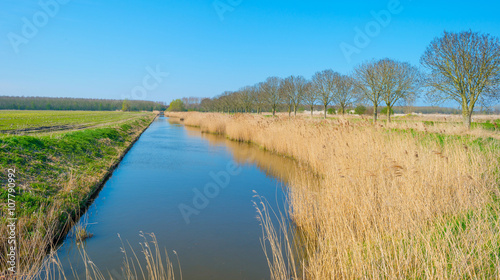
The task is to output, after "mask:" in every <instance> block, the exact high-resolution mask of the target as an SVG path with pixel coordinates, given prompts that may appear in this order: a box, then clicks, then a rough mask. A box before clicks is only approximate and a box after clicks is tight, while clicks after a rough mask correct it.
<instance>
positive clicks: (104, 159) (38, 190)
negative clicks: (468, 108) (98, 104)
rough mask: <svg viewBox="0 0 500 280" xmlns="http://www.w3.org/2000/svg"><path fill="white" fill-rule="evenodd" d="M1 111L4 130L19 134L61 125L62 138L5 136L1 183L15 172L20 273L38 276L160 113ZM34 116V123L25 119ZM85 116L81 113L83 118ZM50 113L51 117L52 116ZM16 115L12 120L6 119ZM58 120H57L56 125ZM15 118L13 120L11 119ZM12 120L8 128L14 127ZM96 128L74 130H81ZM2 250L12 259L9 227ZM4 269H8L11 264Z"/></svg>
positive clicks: (0, 139) (0, 138)
mask: <svg viewBox="0 0 500 280" xmlns="http://www.w3.org/2000/svg"><path fill="white" fill-rule="evenodd" d="M15 114H16V112H12V111H11V112H0V116H2V117H5V118H4V122H2V125H3V126H4V127H9V128H10V130H12V131H18V132H19V131H21V129H24V128H26V125H25V124H24V123H26V124H27V126H28V127H29V128H30V129H32V130H33V131H36V130H37V129H36V128H37V126H36V125H34V124H38V125H39V126H38V127H61V125H63V126H64V125H68V129H69V130H63V131H61V130H57V132H56V133H49V132H47V131H46V130H44V132H43V133H38V134H37V133H33V132H30V133H29V134H28V135H12V134H1V135H0V155H1V157H0V165H1V170H0V178H1V180H2V186H6V185H7V183H8V182H7V178H8V169H15V184H16V187H15V198H14V200H15V203H16V209H15V217H16V218H17V219H18V220H17V225H16V238H17V240H16V241H17V249H18V256H19V260H18V264H19V266H18V268H17V269H18V275H33V274H35V272H36V270H37V269H38V267H39V266H38V265H39V264H40V262H41V260H42V258H43V257H44V256H45V254H46V252H47V249H50V248H51V246H52V245H53V244H54V241H57V240H58V239H59V238H60V237H62V235H64V234H65V233H66V232H67V230H69V228H70V226H71V222H72V221H73V220H74V219H75V218H76V217H78V216H79V214H82V213H83V211H84V210H85V208H86V207H87V206H88V204H89V203H90V201H91V200H92V199H93V195H94V194H95V193H96V192H97V191H98V189H99V187H100V186H101V185H102V183H103V182H104V180H105V179H106V178H107V176H108V175H109V172H110V171H111V170H112V169H113V168H114V166H115V165H116V164H117V163H118V162H119V160H120V159H121V157H122V156H123V154H124V153H125V152H126V150H127V149H128V148H129V147H130V145H131V144H132V143H133V142H134V141H135V140H136V139H137V137H138V136H139V135H140V134H141V133H142V132H143V131H144V129H146V128H147V127H148V126H149V124H150V123H151V121H152V120H153V119H154V117H155V115H154V114H152V113H121V112H106V113H102V112H98V113H88V112H87V113H83V114H82V113H81V112H44V113H42V114H38V113H37V112H19V114H21V115H20V116H19V117H20V119H19V118H15V117H12V116H13V115H15ZM26 114H29V118H30V119H29V121H25V119H26V118H27V116H26ZM80 114H82V116H81V118H80ZM47 115H50V117H48V116H47ZM6 116H11V117H12V118H10V119H9V118H7V117H6ZM52 117H54V121H53V122H51V121H50V120H51V119H52ZM9 120H10V121H9ZM9 122H10V123H9ZM83 126H85V127H91V128H87V129H79V130H74V129H75V127H80V128H81V127H83ZM0 197H1V198H2V202H3V203H2V204H3V205H2V215H1V217H0V219H1V222H2V224H3V225H5V224H7V218H9V216H8V215H7V214H8V212H7V211H5V210H6V208H7V198H8V192H7V189H6V188H4V187H2V189H1V190H0ZM0 234H1V239H2V240H1V242H0V246H1V247H0V251H1V252H2V258H5V256H6V255H7V251H8V247H7V228H6V227H5V226H2V227H1V229H0ZM0 263H1V269H2V272H5V268H6V267H5V266H6V261H5V259H2V261H1V262H0Z"/></svg>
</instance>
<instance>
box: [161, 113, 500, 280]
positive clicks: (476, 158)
mask: <svg viewBox="0 0 500 280" xmlns="http://www.w3.org/2000/svg"><path fill="white" fill-rule="evenodd" d="M169 116H171V117H177V118H182V119H183V121H184V124H186V125H191V126H198V127H200V128H201V130H202V131H204V132H211V133H219V134H224V135H226V136H227V137H228V138H230V139H233V140H238V141H247V142H253V143H255V144H256V145H259V146H261V147H262V148H265V149H267V150H269V151H272V152H275V153H279V154H283V155H288V156H290V157H293V158H294V159H296V160H297V161H299V162H303V163H306V164H308V165H309V166H310V167H311V168H312V169H313V170H314V171H315V172H317V173H318V174H319V175H321V178H322V179H321V183H320V186H319V187H317V184H315V183H314V182H312V181H311V179H310V177H309V176H304V178H302V179H301V178H300V176H296V177H294V178H295V179H294V180H293V182H291V184H290V188H289V209H288V212H289V215H290V217H291V220H292V221H293V224H294V229H293V231H296V232H298V234H297V233H293V234H295V235H297V236H299V237H300V239H301V242H302V245H301V246H300V250H302V252H300V253H297V252H295V253H291V252H290V250H292V248H295V249H296V248H298V247H297V246H295V245H293V244H291V243H290V242H291V241H290V240H288V239H286V238H283V236H286V235H287V234H290V229H287V228H281V229H275V228H274V227H273V226H272V225H271V224H270V223H271V220H272V219H271V217H270V215H269V214H266V213H262V212H260V216H261V219H262V220H263V231H264V235H265V240H267V241H266V242H267V244H268V245H269V247H268V248H270V250H271V251H272V254H271V255H267V254H266V255H267V256H268V261H269V264H270V269H271V272H272V273H271V277H272V279H292V278H293V279H297V278H302V279H337V278H341V279H354V278H356V279H357V278H367V279H374V278H381V279H385V278H391V279H407V278H412V279H414V278H418V279H423V278H425V279H429V278H430V279H435V278H436V279H458V278H460V279H461V278H474V279H477V278H481V279H484V278H499V277H500V259H499V258H500V223H499V217H500V215H499V214H500V204H499V198H500V194H499V190H498V182H499V180H498V175H499V168H498V167H499V158H500V152H499V151H500V147H499V146H498V142H495V141H486V140H481V139H480V138H477V137H475V136H470V135H469V136H468V135H466V133H462V135H461V136H456V135H453V133H450V132H449V131H448V132H446V131H444V132H443V131H441V132H443V133H439V132H440V131H436V133H431V132H430V131H427V127H425V125H424V126H422V127H421V128H420V129H418V126H420V124H417V125H416V126H417V129H415V130H414V131H413V132H411V131H410V130H409V128H412V127H413V126H415V124H414V123H399V124H391V125H390V127H389V128H388V127H387V125H382V124H375V125H374V124H372V123H371V122H369V121H364V120H356V121H354V120H352V119H348V118H339V119H336V120H315V119H308V118H288V117H278V118H266V117H262V116H257V115H223V114H202V113H170V114H169ZM439 129H443V130H446V129H448V127H442V128H441V127H440V128H439ZM449 130H450V131H452V130H453V128H449ZM419 131H421V132H419ZM445 132H446V133H445ZM476 134H477V132H476ZM444 135H447V136H446V137H445V136H444ZM262 205H265V204H262ZM261 209H262V208H261ZM264 211H268V213H269V209H264ZM271 216H272V215H271ZM280 216H281V215H277V217H278V219H280ZM277 227H285V226H284V223H282V222H280V223H278V225H277ZM280 232H284V234H280ZM280 244H284V245H283V246H281V245H280ZM295 249H294V250H295ZM298 255H300V258H297V256H298Z"/></svg>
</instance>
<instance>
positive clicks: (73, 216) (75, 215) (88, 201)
mask: <svg viewBox="0 0 500 280" xmlns="http://www.w3.org/2000/svg"><path fill="white" fill-rule="evenodd" d="M158 117H159V115H156V116H155V117H154V118H151V121H150V122H149V123H148V125H146V126H145V127H144V128H143V129H142V130H141V131H140V132H139V133H138V134H137V135H136V136H135V137H134V138H133V139H132V141H130V143H129V144H128V145H127V147H126V148H125V149H123V151H121V153H120V155H119V156H118V158H117V159H116V160H115V162H114V163H113V164H112V165H111V166H110V167H109V168H108V170H107V171H106V173H105V174H104V175H103V176H102V177H101V179H100V180H99V181H98V182H97V183H96V184H95V185H94V186H93V187H92V191H91V192H90V193H89V194H88V195H87V197H86V198H85V199H83V204H81V207H80V209H78V211H76V210H75V211H73V212H72V213H70V217H69V218H68V221H67V222H66V223H65V224H64V225H63V227H62V230H61V231H60V233H56V234H55V235H54V238H53V240H52V244H54V245H56V246H58V245H59V244H61V242H62V241H63V240H64V239H65V238H66V236H67V235H68V233H69V231H70V230H71V228H72V227H73V225H74V224H76V223H77V222H78V220H79V219H80V218H81V217H82V216H83V215H84V214H85V213H86V212H87V210H88V208H89V207H90V206H91V205H92V203H93V202H94V200H95V199H96V198H97V196H98V195H99V193H100V192H101V190H102V188H103V187H104V185H105V184H106V182H107V181H108V179H109V178H110V177H111V175H112V174H113V172H114V171H115V169H116V167H117V166H118V165H119V164H120V162H121V161H122V159H123V158H124V157H125V155H127V153H128V151H129V150H130V149H131V148H132V147H133V146H134V144H135V143H136V142H137V141H138V140H139V138H140V137H141V136H142V134H143V133H144V132H145V131H146V130H147V129H148V128H149V127H150V126H151V124H152V123H153V122H154V121H155V120H156V119H157V118H158ZM71 221H74V222H71ZM47 249H49V248H47Z"/></svg>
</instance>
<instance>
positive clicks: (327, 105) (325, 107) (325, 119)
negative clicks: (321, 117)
mask: <svg viewBox="0 0 500 280" xmlns="http://www.w3.org/2000/svg"><path fill="white" fill-rule="evenodd" d="M326 106H328V105H325V120H326Z"/></svg>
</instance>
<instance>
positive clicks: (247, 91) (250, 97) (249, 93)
mask: <svg viewBox="0 0 500 280" xmlns="http://www.w3.org/2000/svg"><path fill="white" fill-rule="evenodd" d="M239 94H240V100H241V103H242V105H243V108H244V109H245V113H249V112H252V107H253V105H254V103H255V101H256V96H255V92H254V88H253V87H251V86H246V87H244V88H242V89H240V91H239Z"/></svg>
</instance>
